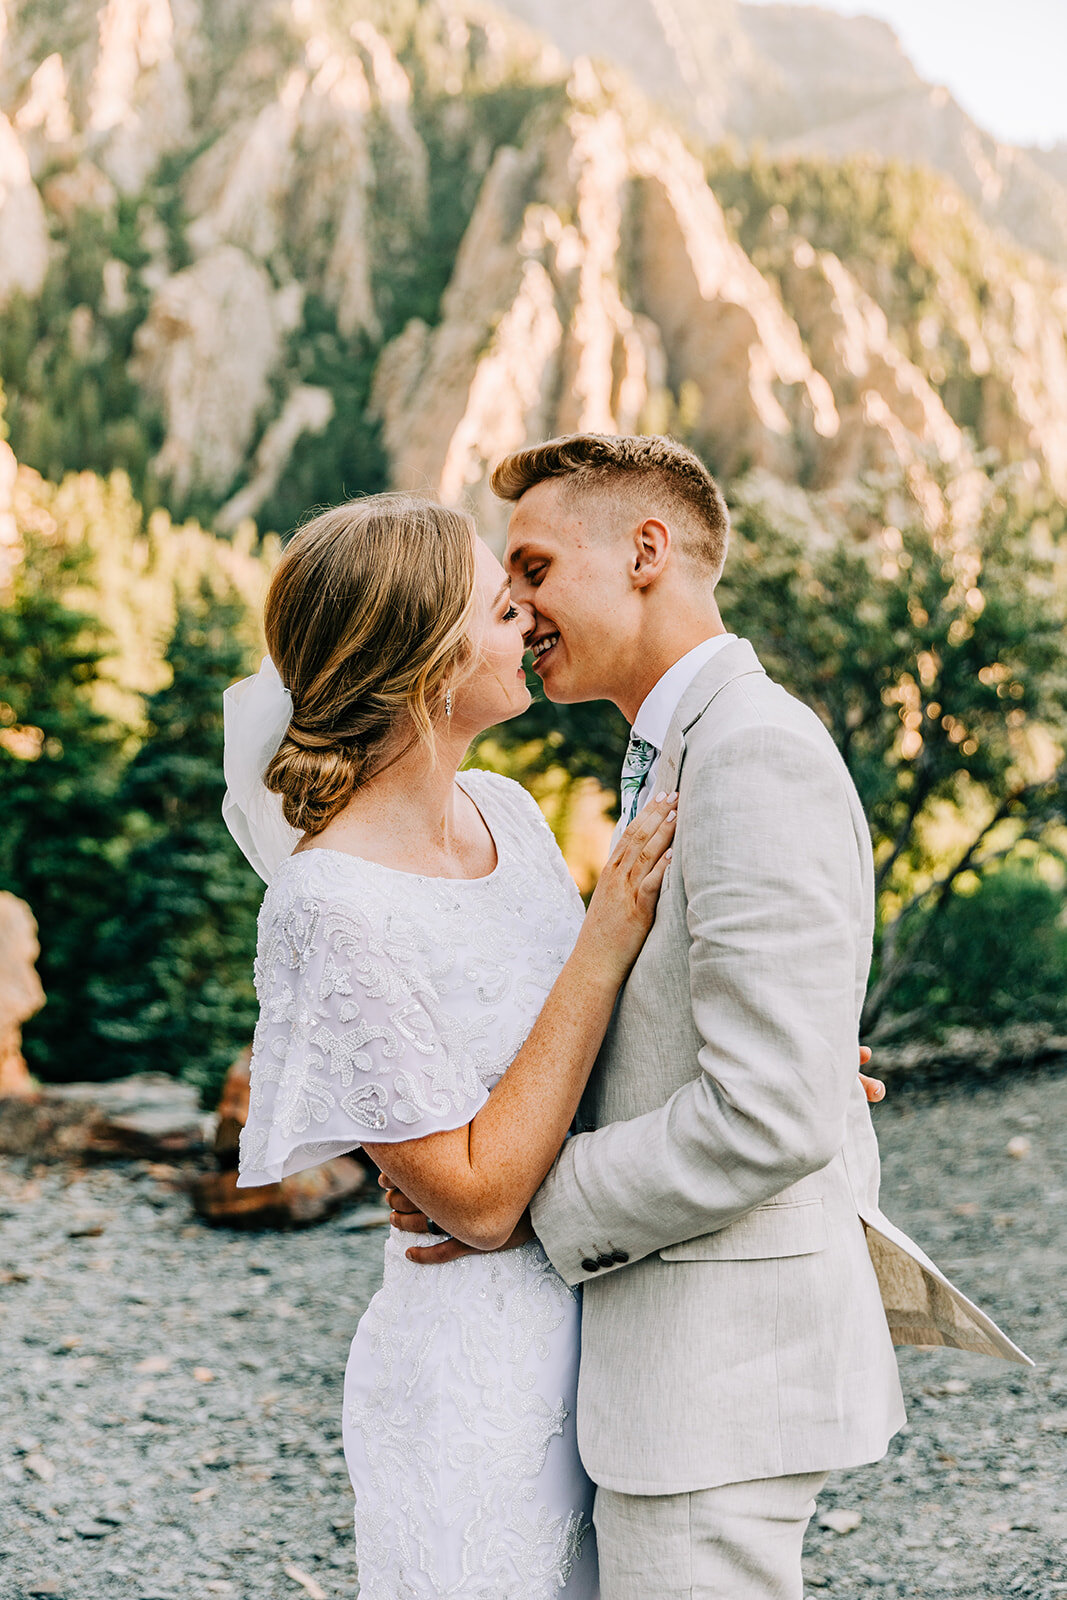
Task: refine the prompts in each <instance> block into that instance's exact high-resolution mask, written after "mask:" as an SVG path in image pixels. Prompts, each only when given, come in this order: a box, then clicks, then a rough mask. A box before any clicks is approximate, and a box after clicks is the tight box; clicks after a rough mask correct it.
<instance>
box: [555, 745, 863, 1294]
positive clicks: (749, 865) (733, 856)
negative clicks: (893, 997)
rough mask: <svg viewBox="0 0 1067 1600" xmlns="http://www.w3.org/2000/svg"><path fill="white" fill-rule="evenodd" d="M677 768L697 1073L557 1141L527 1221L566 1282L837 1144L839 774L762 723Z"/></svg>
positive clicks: (850, 872)
mask: <svg viewBox="0 0 1067 1600" xmlns="http://www.w3.org/2000/svg"><path fill="white" fill-rule="evenodd" d="M690 763H693V765H690ZM686 764H687V769H688V770H687V772H686V786H687V789H688V791H689V793H688V796H687V797H684V798H683V809H682V812H681V816H680V825H679V832H678V838H677V842H676V844H675V862H674V865H675V870H681V872H682V874H683V880H684V887H685V894H686V901H687V905H688V930H689V940H690V943H689V988H690V996H691V1001H692V1007H693V1019H694V1022H695V1024H696V1030H697V1033H698V1035H699V1038H700V1041H701V1042H700V1046H699V1050H698V1062H699V1066H700V1073H699V1075H698V1076H697V1078H696V1079H695V1080H694V1081H693V1082H692V1083H687V1084H686V1085H685V1086H684V1088H682V1089H679V1090H678V1091H677V1092H676V1093H675V1094H674V1095H672V1097H671V1098H670V1100H668V1101H667V1103H666V1104H665V1105H664V1106H661V1107H660V1108H659V1109H658V1110H656V1111H652V1112H649V1113H647V1114H645V1115H644V1116H640V1117H636V1118H634V1119H632V1120H631V1121H628V1122H617V1123H612V1124H610V1125H609V1126H607V1127H605V1128H601V1129H599V1130H597V1131H596V1132H594V1133H585V1134H579V1135H577V1136H576V1137H574V1138H572V1139H569V1140H568V1141H567V1143H566V1144H565V1145H564V1147H563V1150H562V1151H561V1152H560V1155H559V1158H558V1159H557V1161H556V1163H555V1165H554V1166H553V1168H552V1170H551V1171H550V1173H549V1174H548V1177H547V1178H546V1179H545V1181H544V1183H543V1184H542V1186H541V1188H540V1189H539V1191H538V1193H537V1194H536V1195H535V1196H534V1200H533V1203H532V1206H531V1214H532V1218H533V1225H534V1228H535V1230H536V1232H537V1234H538V1237H539V1238H540V1240H541V1242H542V1244H543V1245H544V1247H545V1250H546V1251H547V1253H548V1255H549V1257H550V1258H551V1260H552V1262H553V1264H554V1266H555V1267H556V1268H557V1270H558V1271H559V1272H560V1273H561V1275H562V1276H563V1277H564V1278H565V1279H566V1280H567V1282H568V1283H572V1284H573V1283H578V1282H580V1281H582V1280H583V1279H585V1278H587V1277H591V1276H592V1275H593V1274H592V1272H591V1271H590V1270H589V1268H588V1267H584V1266H583V1265H582V1263H583V1262H589V1263H592V1262H593V1261H595V1260H596V1259H597V1258H598V1257H599V1258H600V1261H601V1263H604V1264H602V1265H598V1267H597V1275H603V1273H604V1272H605V1271H611V1270H614V1269H615V1268H613V1267H611V1266H608V1265H607V1264H606V1258H607V1257H609V1256H611V1255H612V1254H613V1253H614V1255H615V1258H616V1265H623V1264H625V1262H618V1257H619V1256H624V1257H625V1259H626V1261H628V1262H633V1261H636V1260H639V1259H640V1258H641V1257H643V1256H646V1255H649V1254H651V1253H652V1252H653V1251H654V1250H658V1249H661V1248H662V1247H663V1246H665V1245H669V1244H676V1243H678V1242H679V1241H681V1240H683V1239H690V1238H693V1237H695V1236H697V1235H699V1234H703V1233H710V1232H713V1231H716V1230H718V1229H720V1228H723V1227H726V1226H727V1225H728V1224H729V1223H731V1222H734V1221H735V1220H736V1219H737V1218H739V1217H741V1216H743V1215H744V1214H745V1213H746V1212H747V1211H750V1210H751V1209H752V1208H753V1207H754V1206H758V1205H760V1204H761V1203H762V1202H764V1201H766V1200H768V1199H770V1198H771V1196H773V1195H775V1194H777V1193H778V1192H780V1191H781V1190H782V1189H785V1188H787V1187H788V1186H789V1185H790V1184H792V1183H795V1182H797V1180H798V1179H800V1178H802V1177H804V1176H806V1175H807V1174H808V1173H811V1172H815V1171H817V1170H818V1169H819V1168H820V1167H823V1166H825V1165H826V1164H827V1162H828V1161H830V1160H831V1159H832V1158H833V1156H834V1154H835V1153H836V1152H837V1150H838V1149H839V1148H840V1146H841V1144H842V1141H843V1138H844V1120H845V1112H846V1105H847V1102H848V1098H849V1095H850V1093H851V1092H852V1090H853V1088H854V1085H855V1073H856V1043H857V1041H856V950H857V942H858V941H859V940H861V939H863V938H864V937H866V934H867V931H868V930H863V929H861V928H860V927H859V925H858V923H859V916H860V909H859V908H860V883H859V878H860V870H861V864H860V859H859V854H858V852H857V849H856V843H855V836H854V832H853V825H852V820H851V815H850V810H849V803H848V795H847V791H846V787H845V783H844V780H843V775H842V773H841V770H840V768H839V767H838V765H837V763H836V762H835V761H833V760H832V759H830V756H829V752H827V751H824V750H823V749H821V748H820V746H819V744H818V743H817V742H816V741H815V740H809V739H808V738H806V737H805V736H804V735H803V734H801V733H797V732H795V731H793V730H790V729H782V728H777V727H773V726H767V725H756V726H752V727H748V728H745V729H743V730H741V731H740V732H738V733H737V734H735V735H732V736H731V737H730V738H729V739H727V740H725V741H723V742H722V743H719V744H717V745H716V746H715V748H714V750H713V751H711V752H709V753H707V754H706V755H705V756H704V757H703V759H700V758H699V757H698V755H697V753H696V752H694V751H690V752H689V753H688V754H687V757H686ZM686 798H687V799H688V805H686V804H685V799H686ZM679 959H684V952H682V951H681V950H680V951H679Z"/></svg>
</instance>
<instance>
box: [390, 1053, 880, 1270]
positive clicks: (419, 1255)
mask: <svg viewBox="0 0 1067 1600" xmlns="http://www.w3.org/2000/svg"><path fill="white" fill-rule="evenodd" d="M870 1059H871V1052H870V1050H869V1049H868V1048H867V1046H866V1045H861V1046H860V1066H861V1067H865V1066H866V1065H867V1063H868V1062H869V1061H870ZM860 1082H861V1083H862V1085H863V1091H864V1093H865V1094H866V1096H867V1099H868V1100H870V1101H871V1102H877V1101H879V1100H883V1099H884V1098H885V1084H884V1083H882V1082H881V1080H880V1079H879V1078H868V1077H867V1076H866V1075H865V1074H864V1073H862V1072H861V1073H860ZM378 1184H379V1187H380V1188H382V1189H384V1190H385V1196H386V1199H387V1200H388V1201H389V1221H390V1223H391V1224H392V1226H393V1227H394V1228H396V1229H398V1230H399V1231H400V1232H401V1233H432V1232H433V1229H432V1228H431V1226H430V1219H429V1217H428V1216H427V1215H426V1213H425V1212H424V1211H420V1210H419V1208H418V1206H417V1205H416V1204H415V1202H414V1201H413V1200H409V1199H408V1197H407V1195H406V1194H405V1193H404V1191H403V1190H402V1189H397V1188H396V1187H395V1186H394V1185H393V1184H392V1182H391V1181H390V1179H389V1178H387V1177H386V1175H385V1173H384V1172H383V1173H382V1174H381V1176H380V1177H379V1179H378ZM533 1236H534V1231H533V1228H532V1227H531V1225H530V1214H529V1212H525V1213H524V1214H523V1217H522V1220H521V1222H520V1223H519V1225H518V1227H517V1228H516V1229H515V1232H514V1233H513V1234H512V1235H511V1238H510V1239H509V1240H508V1242H507V1243H506V1244H502V1245H501V1246H500V1248H501V1250H515V1249H517V1248H518V1246H519V1245H520V1244H526V1243H527V1242H528V1241H529V1240H530V1239H532V1238H533ZM485 1253H486V1252H485V1251H481V1250H476V1249H475V1248H474V1246H473V1245H469V1244H463V1243H462V1242H461V1240H459V1239H451V1238H447V1239H442V1240H441V1242H440V1243H439V1244H427V1245H412V1246H411V1249H410V1250H408V1251H407V1252H406V1254H407V1258H408V1260H409V1261H415V1262H418V1263H419V1264H420V1265H421V1266H428V1267H432V1266H440V1265H442V1263H444V1262H445V1261H458V1260H459V1257H460V1256H477V1255H484V1254H485Z"/></svg>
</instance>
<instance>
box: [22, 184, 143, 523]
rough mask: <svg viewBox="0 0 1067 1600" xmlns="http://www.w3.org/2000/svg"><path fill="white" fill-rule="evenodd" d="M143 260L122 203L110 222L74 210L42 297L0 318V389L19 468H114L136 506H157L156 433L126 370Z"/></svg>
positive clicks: (54, 475)
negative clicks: (131, 491) (131, 487)
mask: <svg viewBox="0 0 1067 1600" xmlns="http://www.w3.org/2000/svg"><path fill="white" fill-rule="evenodd" d="M146 259H147V257H146V253H145V251H144V249H143V247H142V245H141V243H140V239H139V235H138V229H137V212H136V208H135V207H134V206H133V205H132V204H131V203H130V202H128V201H122V202H120V203H119V206H118V211H117V217H116V219H115V220H114V221H113V222H112V221H109V220H108V219H106V218H105V217H103V216H102V215H100V214H99V213H97V212H95V211H81V212H78V213H77V214H76V216H75V217H74V219H73V221H72V222H71V224H70V225H69V227H68V229H67V230H66V232H65V233H64V234H63V235H61V236H60V237H59V238H57V241H56V254H55V258H54V259H53V262H52V265H51V266H50V268H49V271H48V276H47V278H46V280H45V285H44V289H43V290H42V292H41V294H40V296H39V297H38V298H37V299H36V300H30V299H28V298H27V297H26V296H25V295H24V294H21V293H20V294H16V295H15V296H13V297H12V299H11V300H10V302H9V303H8V304H7V306H6V307H5V309H4V311H3V313H2V315H0V382H2V383H3V385H4V388H5V390H6V393H7V420H8V426H9V432H10V442H11V447H12V449H13V450H14V452H15V454H16V456H17V457H18V458H19V460H20V461H23V462H25V463H26V465H27V466H31V467H34V468H35V469H36V470H37V471H38V472H40V473H41V474H42V475H43V476H44V477H46V478H51V479H53V480H55V481H58V480H59V479H61V478H62V477H63V476H64V474H66V473H68V472H80V471H83V470H89V471H92V472H97V473H103V474H106V473H109V472H111V471H113V470H114V469H116V468H121V469H123V470H124V471H125V472H126V473H128V475H129V477H130V479H131V481H132V483H133V485H134V488H135V492H136V493H137V495H138V498H139V499H140V500H141V501H142V502H143V503H147V504H149V505H154V504H156V503H157V501H158V486H157V484H156V483H155V480H154V477H153V474H152V471H151V466H150V462H151V458H152V457H153V455H154V454H155V452H156V451H157V450H158V448H159V446H160V444H161V443H162V441H163V426H162V421H161V419H160V417H159V415H158V414H157V413H156V412H155V410H154V409H153V408H152V407H151V406H150V405H149V404H148V402H147V401H146V400H145V398H144V395H143V394H142V392H141V390H140V389H139V388H138V386H137V385H136V384H135V383H134V381H133V379H132V377H131V376H130V372H129V361H130V358H131V356H132V354H133V338H134V334H135V332H136V330H137V328H138V327H139V325H140V324H141V322H142V321H143V320H144V317H145V315H146V313H147V310H148V291H147V289H146V288H145V287H144V285H143V282H142V280H141V278H140V275H139V269H140V267H141V266H143V264H144V262H145V260H146ZM105 269H107V271H109V272H110V273H111V275H112V282H113V284H114V286H115V288H114V292H113V293H112V295H110V296H109V294H108V291H107V288H106V282H105Z"/></svg>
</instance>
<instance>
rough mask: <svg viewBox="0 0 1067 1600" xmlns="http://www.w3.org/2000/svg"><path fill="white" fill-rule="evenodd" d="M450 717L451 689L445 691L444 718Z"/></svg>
mask: <svg viewBox="0 0 1067 1600" xmlns="http://www.w3.org/2000/svg"><path fill="white" fill-rule="evenodd" d="M451 715H452V690H451V689H446V691H445V716H446V717H451Z"/></svg>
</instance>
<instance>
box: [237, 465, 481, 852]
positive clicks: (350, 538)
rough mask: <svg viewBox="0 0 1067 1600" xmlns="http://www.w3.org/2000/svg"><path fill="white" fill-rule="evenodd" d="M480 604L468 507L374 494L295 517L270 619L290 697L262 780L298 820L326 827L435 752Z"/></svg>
mask: <svg viewBox="0 0 1067 1600" xmlns="http://www.w3.org/2000/svg"><path fill="white" fill-rule="evenodd" d="M473 605H474V524H473V523H472V521H471V519H470V518H469V517H468V516H466V515H464V513H462V512H459V511H450V510H447V509H446V508H445V507H444V506H439V505H435V504H434V503H433V501H430V500H423V499H419V498H418V497H417V496H415V495H408V494H379V495H372V496H368V497H367V498H366V499H364V500H351V501H349V502H348V503H347V504H346V505H341V506H334V507H333V508H332V510H329V511H324V512H322V513H321V514H320V515H319V516H317V517H315V518H314V519H313V520H312V521H311V522H308V523H306V524H305V525H304V526H303V527H302V528H299V529H298V530H297V532H296V533H295V534H294V535H293V537H292V539H291V540H290V541H289V544H288V545H287V546H286V549H285V551H284V553H283V555H282V558H281V560H280V562H279V563H278V566H277V568H276V570H275V572H274V575H273V577H272V579H271V583H270V588H269V590H268V592H267V601H266V607H265V610H264V619H263V620H264V628H265V632H266V637H267V649H268V650H269V652H270V655H271V658H272V659H273V661H274V664H275V666H276V667H277V668H278V671H279V673H280V674H281V678H282V682H283V683H284V684H285V685H286V686H287V687H288V688H289V690H290V691H291V693H292V696H293V717H292V721H291V722H290V724H289V728H288V731H287V732H286V735H285V737H284V738H283V740H282V742H281V745H280V747H279V749H278V752H277V754H276V755H275V756H274V757H273V759H272V760H271V762H270V765H269V766H268V768H267V771H266V774H265V778H264V781H265V783H266V785H267V788H268V789H273V790H274V791H275V793H277V794H280V795H281V797H282V808H283V810H284V812H285V817H286V820H287V821H288V822H289V823H291V824H292V826H293V827H295V828H300V829H301V830H303V831H304V832H305V833H311V834H314V833H320V832H321V831H322V829H323V828H324V827H325V826H326V824H327V823H328V822H329V821H330V820H331V818H332V817H334V816H336V815H337V813H338V812H339V811H340V810H342V808H343V807H344V806H346V805H347V804H348V802H349V800H350V799H351V798H352V796H353V795H354V794H355V792H356V790H357V789H358V788H359V787H360V785H361V784H363V783H365V782H366V781H367V779H368V778H369V777H370V776H371V775H372V774H373V773H374V772H377V771H381V770H383V769H384V767H386V766H388V765H390V764H391V762H392V761H395V760H396V759H397V758H398V756H399V755H400V754H402V753H403V751H404V750H407V749H410V747H411V745H412V744H413V743H414V742H415V740H421V741H422V742H423V743H424V744H426V745H427V746H428V748H429V749H430V750H431V751H432V749H433V720H434V717H435V716H436V715H439V714H440V710H441V707H442V706H443V704H444V702H445V697H446V694H447V692H448V689H449V688H450V687H451V686H452V684H453V683H454V682H455V681H456V679H457V677H458V675H459V673H460V671H461V670H462V668H463V667H464V666H465V665H466V664H467V662H468V661H469V659H470V644H469V638H468V630H469V624H470V619H471V612H472V608H473ZM405 731H408V732H409V734H410V737H409V738H408V739H407V741H406V742H405V743H403V744H402V746H401V748H400V750H394V749H393V748H392V746H393V745H394V744H395V742H396V739H397V736H400V737H401V738H402V736H403V733H404V732H405ZM383 755H384V757H385V759H383Z"/></svg>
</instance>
